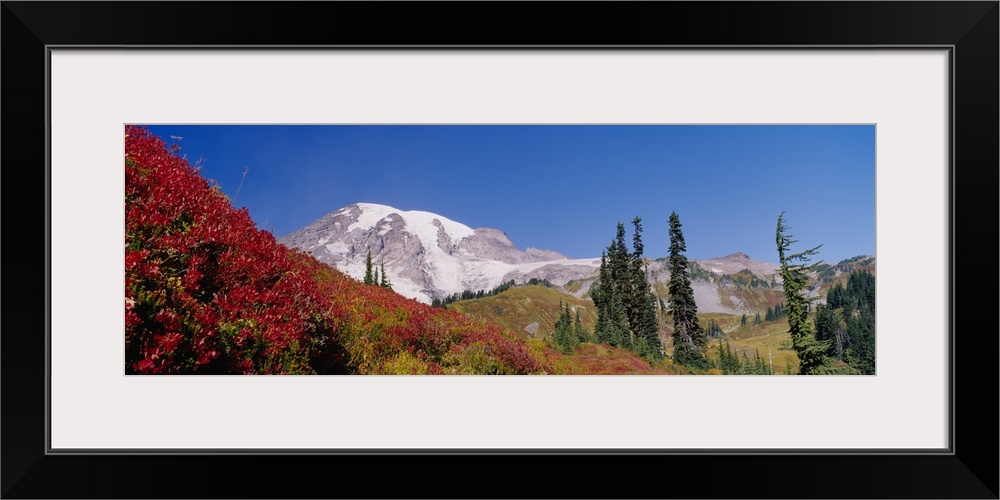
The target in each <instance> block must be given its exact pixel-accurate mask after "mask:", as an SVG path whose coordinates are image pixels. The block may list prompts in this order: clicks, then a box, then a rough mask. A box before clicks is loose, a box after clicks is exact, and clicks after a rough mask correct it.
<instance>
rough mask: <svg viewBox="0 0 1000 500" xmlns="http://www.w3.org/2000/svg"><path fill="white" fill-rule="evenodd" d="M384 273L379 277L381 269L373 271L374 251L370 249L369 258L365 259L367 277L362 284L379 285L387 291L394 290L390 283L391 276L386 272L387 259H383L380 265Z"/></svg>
mask: <svg viewBox="0 0 1000 500" xmlns="http://www.w3.org/2000/svg"><path fill="white" fill-rule="evenodd" d="M379 267H380V269H381V271H382V273H381V275H379V269H375V270H374V272H373V271H372V249H371V248H369V249H368V256H367V257H366V258H365V277H364V279H363V280H362V283H364V284H366V285H377V286H380V287H382V288H385V289H387V290H392V283H390V282H389V275H388V274H386V272H385V259H382V262H381V264H380V265H379Z"/></svg>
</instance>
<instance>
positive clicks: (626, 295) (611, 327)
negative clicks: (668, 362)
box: [590, 217, 663, 360]
mask: <svg viewBox="0 0 1000 500" xmlns="http://www.w3.org/2000/svg"><path fill="white" fill-rule="evenodd" d="M632 223H633V225H634V226H635V234H634V235H633V239H632V248H633V251H632V252H629V251H628V248H627V247H626V246H625V226H624V224H622V223H620V222H619V223H618V226H617V228H616V232H615V238H614V239H613V240H612V241H611V244H610V245H608V247H607V249H606V250H605V251H604V252H602V253H601V267H600V270H599V274H598V279H597V281H596V282H595V283H594V285H593V287H592V288H591V292H590V294H591V298H592V299H593V301H594V305H596V306H597V327H596V336H597V341H598V342H601V343H606V344H609V345H613V346H617V347H624V348H626V349H630V350H632V351H633V352H635V353H637V354H639V355H641V356H644V357H647V358H649V359H651V360H655V359H658V358H660V357H661V356H662V354H663V346H662V342H660V338H659V334H658V331H659V325H658V322H657V314H656V303H657V299H656V296H655V295H654V294H653V292H652V290H651V287H650V285H649V280H648V279H647V277H646V272H647V268H646V266H645V264H644V261H643V260H642V252H643V245H642V225H641V220H640V219H639V217H636V218H635V219H633V221H632Z"/></svg>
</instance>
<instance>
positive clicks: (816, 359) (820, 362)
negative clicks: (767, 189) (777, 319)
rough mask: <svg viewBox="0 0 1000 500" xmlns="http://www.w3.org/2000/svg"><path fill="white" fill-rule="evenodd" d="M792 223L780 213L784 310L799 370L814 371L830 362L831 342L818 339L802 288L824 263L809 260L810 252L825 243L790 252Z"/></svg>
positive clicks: (778, 242) (807, 372)
mask: <svg viewBox="0 0 1000 500" xmlns="http://www.w3.org/2000/svg"><path fill="white" fill-rule="evenodd" d="M788 229H789V227H788V226H786V225H785V212H781V214H780V215H778V227H777V231H776V233H775V242H776V243H777V245H778V261H779V263H780V264H781V280H782V286H783V288H784V292H785V307H784V308H783V309H784V312H785V314H786V315H787V316H788V332H789V333H791V335H792V348H793V349H794V350H795V352H796V353H797V354H798V356H799V373H801V374H803V375H809V374H815V373H819V372H822V371H823V368H824V367H826V366H828V364H829V360H828V359H827V357H826V355H825V354H826V351H827V350H828V349H829V347H830V345H829V342H823V341H819V340H817V339H816V336H815V334H814V333H813V330H812V327H811V325H810V324H809V322H808V321H807V317H808V315H809V312H808V309H807V305H808V303H809V302H810V301H811V300H812V299H809V298H806V296H805V293H803V289H804V288H805V287H806V284H807V282H808V279H809V276H808V273H809V272H810V271H812V270H813V269H815V268H816V267H817V266H818V265H820V264H821V263H822V261H820V262H816V263H815V264H808V265H807V264H806V262H809V260H810V259H809V256H810V255H815V254H816V251H817V250H819V248H820V247H821V246H822V245H819V246H815V247H813V248H810V249H808V250H805V251H803V252H798V253H789V251H790V247H791V245H792V243H796V242H798V240H794V239H792V235H789V234H786V233H787V231H788Z"/></svg>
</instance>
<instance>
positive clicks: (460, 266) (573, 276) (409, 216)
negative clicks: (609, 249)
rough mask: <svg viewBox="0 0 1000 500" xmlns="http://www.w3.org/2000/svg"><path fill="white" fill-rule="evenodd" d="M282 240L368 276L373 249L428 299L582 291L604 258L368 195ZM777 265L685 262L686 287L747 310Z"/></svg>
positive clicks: (705, 308) (768, 297)
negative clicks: (534, 285)
mask: <svg viewBox="0 0 1000 500" xmlns="http://www.w3.org/2000/svg"><path fill="white" fill-rule="evenodd" d="M279 241H280V242H281V243H283V244H285V245H287V246H289V247H292V248H299V249H301V250H304V251H306V252H308V253H310V254H312V255H314V256H315V257H316V258H317V259H319V260H320V261H322V262H325V263H327V264H331V265H333V266H335V267H336V268H338V269H340V270H341V271H343V272H345V273H347V274H348V275H350V276H352V277H354V278H357V279H359V280H360V279H362V278H363V277H364V274H365V260H366V257H367V254H368V250H369V249H371V253H372V263H373V267H375V268H376V269H379V268H380V267H381V266H382V264H383V263H384V266H385V272H386V273H387V274H388V277H389V280H390V281H391V282H392V287H393V289H394V290H395V291H396V292H398V293H400V294H402V295H404V296H406V297H410V298H413V299H417V300H419V301H421V302H424V303H430V302H431V301H432V300H433V299H435V298H444V297H447V296H448V295H451V294H454V293H460V292H462V291H465V290H471V291H478V290H489V289H491V288H494V287H496V286H497V285H500V284H502V283H504V282H507V281H509V280H512V279H513V280H515V281H516V282H517V283H524V282H526V281H527V280H529V279H531V278H538V279H544V280H548V281H549V282H550V283H552V284H553V285H555V286H556V287H559V288H560V289H562V290H563V291H565V292H567V293H571V294H573V295H575V296H576V297H582V296H584V295H585V294H586V293H587V292H588V291H589V290H590V286H591V284H593V282H594V280H595V279H596V278H597V275H598V269H599V267H600V264H601V259H600V258H599V257H598V258H585V259H570V258H568V257H566V256H564V255H562V254H559V253H558V252H554V251H551V250H538V249H535V248H528V249H526V250H521V249H519V248H517V247H516V246H514V243H513V242H511V241H510V239H509V238H508V237H507V235H506V234H504V232H503V231H500V230H498V229H490V228H476V229H472V228H470V227H468V226H466V225H464V224H462V223H460V222H456V221H453V220H451V219H448V218H447V217H444V216H441V215H437V214H433V213H430V212H422V211H416V210H408V211H407V210H399V209H396V208H393V207H389V206H386V205H377V204H372V203H358V204H355V205H350V206H347V207H344V208H341V209H340V210H337V211H334V212H330V213H328V214H326V215H325V216H323V217H322V218H320V219H319V220H316V221H315V222H313V223H312V224H309V225H308V226H306V227H304V228H302V229H300V230H298V231H295V232H294V233H292V234H289V235H288V236H285V237H284V238H281V239H280V240H279ZM646 264H647V273H648V277H649V279H650V282H651V283H652V284H653V288H654V292H655V293H656V294H657V295H658V296H659V297H660V298H663V299H664V300H666V299H667V298H668V297H667V282H668V281H669V279H670V273H669V264H668V259H667V258H665V257H661V258H656V259H647V260H646ZM858 266H861V267H864V266H870V267H871V268H872V269H873V266H874V258H873V257H867V258H862V257H855V258H853V259H848V260H847V261H844V262H841V263H840V264H837V265H835V266H827V267H828V268H829V269H827V270H826V271H825V272H824V273H819V274H817V275H816V276H815V278H817V281H816V282H815V283H813V284H812V285H811V286H810V288H809V289H808V290H807V293H808V295H810V296H814V297H820V296H821V291H822V288H821V287H823V286H829V285H830V284H831V283H832V281H831V280H833V279H836V277H837V276H841V275H843V274H844V273H849V272H850V269H853V268H854V267H858ZM859 268H860V267H859ZM778 271H779V267H778V265H777V264H772V263H768V262H762V261H758V260H754V259H752V258H750V257H749V256H748V255H746V254H744V253H742V252H736V253H732V254H729V255H726V256H724V257H717V258H712V259H702V260H689V272H690V276H691V287H692V289H693V291H694V295H695V302H697V304H698V311H699V312H703V313H706V312H719V313H729V314H740V313H751V312H755V311H762V310H764V309H765V308H766V307H770V306H773V305H774V304H776V303H778V302H780V301H782V300H784V298H783V295H782V293H783V292H782V285H781V276H780V273H779V272H778ZM571 282H572V283H571Z"/></svg>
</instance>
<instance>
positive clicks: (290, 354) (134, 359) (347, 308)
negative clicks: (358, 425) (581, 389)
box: [124, 127, 551, 374]
mask: <svg viewBox="0 0 1000 500" xmlns="http://www.w3.org/2000/svg"><path fill="white" fill-rule="evenodd" d="M175 153H176V151H171V150H170V149H169V148H167V147H166V145H165V144H164V143H163V141H161V140H160V139H159V138H157V137H154V136H152V135H151V134H150V133H149V131H148V130H146V129H145V128H141V127H128V128H127V129H126V136H125V318H124V322H125V367H126V371H127V372H128V373H144V374H146V373H150V374H152V373H244V374H256V373H262V374H263V373H267V374H284V373H386V372H389V373H391V372H394V371H399V370H402V369H404V368H405V369H407V370H410V371H418V372H421V373H539V372H545V371H551V368H550V367H548V366H547V363H546V365H545V366H543V365H542V364H541V363H542V362H541V361H540V360H539V359H538V358H536V357H535V356H533V355H532V353H531V351H530V349H528V348H527V346H526V345H525V344H524V343H523V342H522V341H520V340H519V339H518V338H517V337H515V336H514V335H513V334H511V333H510V332H508V331H506V330H504V329H502V328H499V327H496V326H492V325H488V324H484V323H482V322H478V321H476V320H473V319H471V318H468V317H466V316H463V315H461V314H459V313H456V312H452V311H442V310H440V309H434V308H431V307H430V306H427V305H425V304H421V303H419V302H417V301H415V300H412V299H406V298H404V297H402V296H400V295H398V294H396V293H394V292H391V291H389V290H386V289H382V288H379V287H376V286H368V285H363V284H361V283H359V282H358V281H356V280H354V279H352V278H350V277H347V276H345V275H343V274H342V273H340V272H339V271H336V270H334V269H332V268H330V267H329V266H326V265H324V264H322V263H320V262H318V261H317V260H316V259H314V258H313V257H311V256H308V255H305V254H303V253H301V252H297V251H293V250H289V249H288V248H286V247H285V246H283V245H281V244H279V243H277V241H275V239H274V237H273V236H272V235H271V234H270V233H269V232H267V231H260V230H258V229H257V228H256V226H255V224H254V223H253V221H252V220H251V219H250V215H249V212H248V211H247V210H246V209H245V208H244V209H240V210H235V209H233V208H232V206H231V205H230V203H229V199H228V198H227V197H226V196H225V195H224V194H222V193H221V192H220V191H219V190H218V189H217V188H214V187H213V186H211V185H210V184H209V183H208V181H206V180H205V179H204V178H203V177H202V176H201V174H200V173H199V172H198V171H197V170H196V169H194V168H193V167H191V166H190V165H189V164H188V163H187V161H186V160H184V159H182V158H180V157H178V156H177V155H176V154H175ZM393 363H396V364H395V365H394V364H393ZM407 363H408V364H407ZM400 366H403V367H404V368H400Z"/></svg>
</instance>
